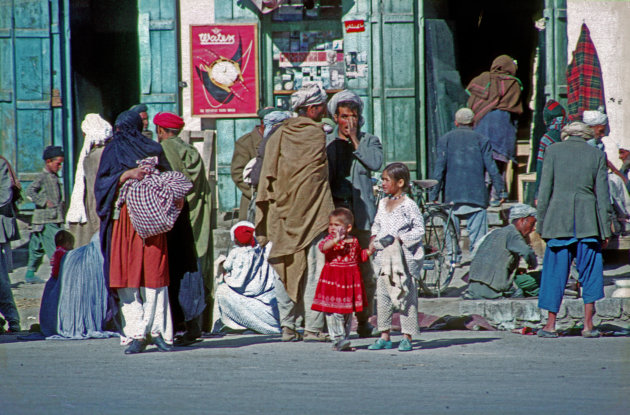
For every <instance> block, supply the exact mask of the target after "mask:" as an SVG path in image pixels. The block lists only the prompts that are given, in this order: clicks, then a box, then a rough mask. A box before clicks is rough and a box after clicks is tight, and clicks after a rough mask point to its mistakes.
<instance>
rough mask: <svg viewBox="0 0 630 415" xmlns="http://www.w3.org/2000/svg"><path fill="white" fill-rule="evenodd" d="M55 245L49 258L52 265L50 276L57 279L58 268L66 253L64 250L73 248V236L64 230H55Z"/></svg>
mask: <svg viewBox="0 0 630 415" xmlns="http://www.w3.org/2000/svg"><path fill="white" fill-rule="evenodd" d="M55 246H56V247H57V248H56V249H55V253H54V254H53V257H52V258H51V259H50V265H51V266H52V271H51V272H50V276H51V277H52V278H55V279H57V277H59V269H60V267H61V261H62V260H63V257H64V256H65V255H66V252H68V251H70V250H71V249H73V248H74V236H72V234H71V233H70V232H68V231H64V230H61V231H59V232H57V233H56V234H55Z"/></svg>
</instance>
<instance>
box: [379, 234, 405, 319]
mask: <svg viewBox="0 0 630 415" xmlns="http://www.w3.org/2000/svg"><path fill="white" fill-rule="evenodd" d="M404 255H405V254H404V253H403V251H402V246H401V245H400V242H399V241H398V240H394V242H393V243H392V244H391V245H389V246H388V247H386V248H385V249H383V252H382V253H381V260H380V262H381V267H380V269H379V270H378V273H377V276H378V278H383V279H384V281H385V282H386V287H387V292H388V293H389V298H390V299H391V301H392V305H393V306H394V308H397V309H399V310H406V309H407V301H408V297H409V296H408V294H409V286H410V281H409V278H411V277H410V276H409V273H408V272H407V269H406V267H405V256H404Z"/></svg>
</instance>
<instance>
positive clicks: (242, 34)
mask: <svg viewBox="0 0 630 415" xmlns="http://www.w3.org/2000/svg"><path fill="white" fill-rule="evenodd" d="M257 36H258V31H257V26H256V25H255V24H220V25H206V26H190V39H191V49H192V50H191V63H192V71H191V76H192V82H191V85H192V107H193V108H192V114H193V115H195V116H201V117H212V118H235V117H255V116H256V112H257V111H258V49H257V45H258V38H257Z"/></svg>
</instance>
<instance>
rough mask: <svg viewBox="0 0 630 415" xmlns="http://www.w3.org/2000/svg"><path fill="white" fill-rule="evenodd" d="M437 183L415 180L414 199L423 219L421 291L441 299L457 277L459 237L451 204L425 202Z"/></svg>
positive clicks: (435, 181) (413, 183) (413, 185)
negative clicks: (430, 190)
mask: <svg viewBox="0 0 630 415" xmlns="http://www.w3.org/2000/svg"><path fill="white" fill-rule="evenodd" d="M437 183H438V182H437V180H412V182H411V184H412V191H411V193H412V197H413V198H414V199H415V201H416V203H417V204H418V207H419V208H420V210H421V211H422V217H423V218H424V263H423V266H422V277H421V278H420V289H421V290H422V291H423V292H424V293H425V294H426V295H429V296H434V297H440V296H441V295H442V294H443V293H444V292H445V291H446V289H447V288H448V285H449V284H450V283H451V281H452V279H453V275H454V274H455V264H456V262H457V255H458V248H459V236H458V235H457V230H456V228H455V222H454V221H453V204H452V203H431V202H428V201H426V199H425V198H426V195H427V192H428V190H429V189H430V188H432V187H433V186H435V185H437Z"/></svg>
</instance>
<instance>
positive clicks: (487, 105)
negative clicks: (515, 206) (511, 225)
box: [466, 55, 523, 205]
mask: <svg viewBox="0 0 630 415" xmlns="http://www.w3.org/2000/svg"><path fill="white" fill-rule="evenodd" d="M517 69H518V66H517V65H516V61H515V60H514V59H512V58H511V57H510V56H508V55H501V56H498V57H497V58H495V59H494V61H492V66H491V67H490V72H487V71H486V72H483V73H481V74H480V75H478V76H476V77H475V78H473V80H472V81H470V83H469V84H468V87H467V88H466V92H468V94H469V95H470V97H469V98H468V108H470V109H472V110H473V112H474V113H475V117H474V119H473V121H474V124H475V131H476V132H478V133H480V134H483V135H485V136H486V137H488V138H489V139H490V145H491V146H492V158H493V159H494V161H495V162H496V164H497V168H498V169H499V172H500V173H501V174H502V176H503V180H504V181H505V179H506V177H505V172H506V169H507V166H508V163H509V162H510V160H511V161H513V162H516V131H517V124H516V123H517V118H518V117H519V116H520V115H521V113H522V112H523V105H522V104H521V91H522V89H523V88H522V85H521V81H520V80H519V79H518V78H517V77H516V76H515V75H516V71H517ZM506 196H507V195H505V194H504V195H499V194H497V189H496V188H495V187H494V186H493V187H492V194H491V199H493V200H494V201H496V200H497V199H501V198H503V197H506ZM490 204H491V205H492V204H493V202H490Z"/></svg>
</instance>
